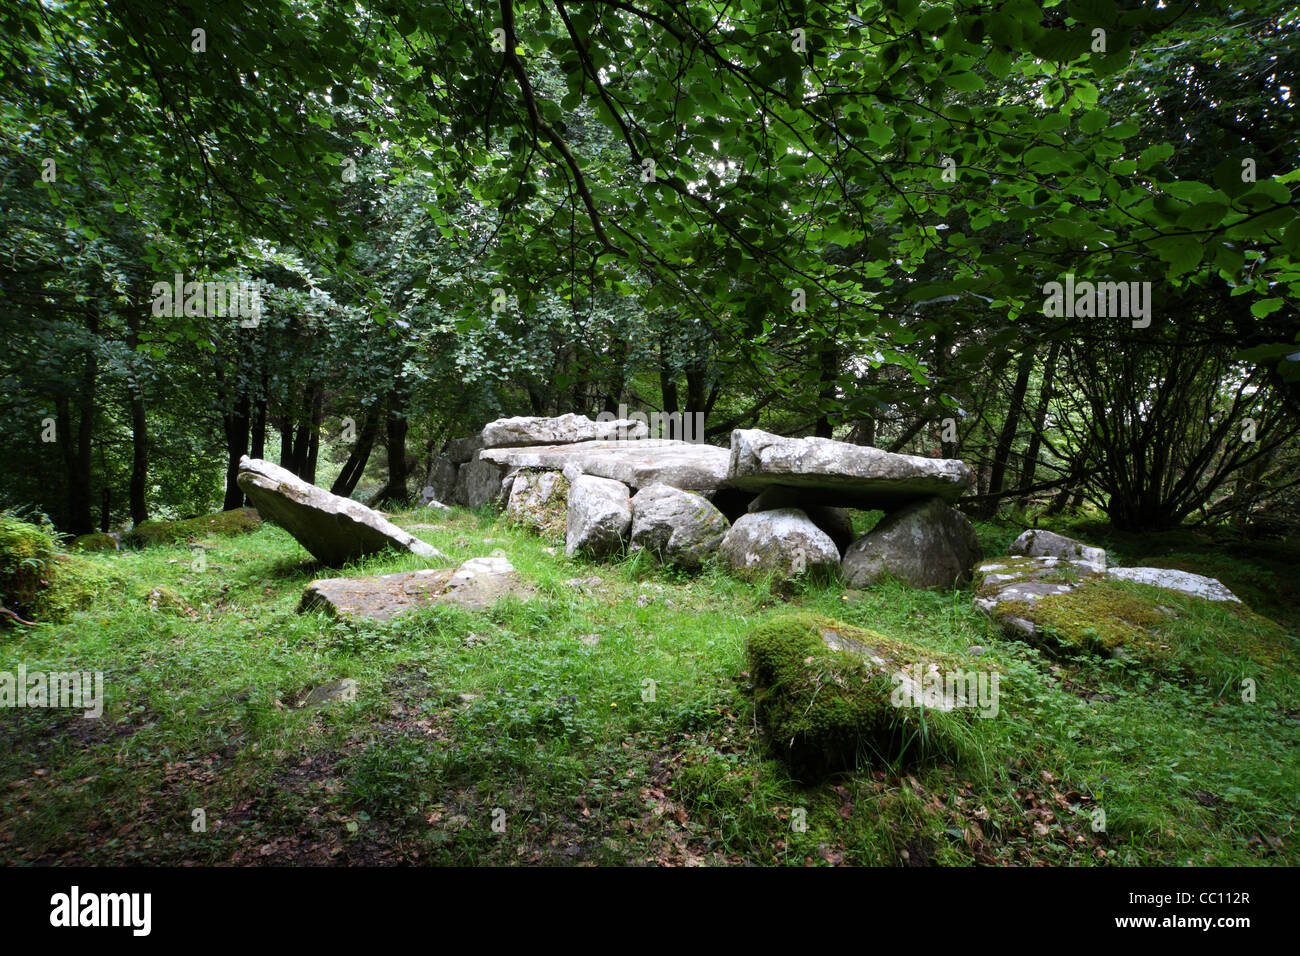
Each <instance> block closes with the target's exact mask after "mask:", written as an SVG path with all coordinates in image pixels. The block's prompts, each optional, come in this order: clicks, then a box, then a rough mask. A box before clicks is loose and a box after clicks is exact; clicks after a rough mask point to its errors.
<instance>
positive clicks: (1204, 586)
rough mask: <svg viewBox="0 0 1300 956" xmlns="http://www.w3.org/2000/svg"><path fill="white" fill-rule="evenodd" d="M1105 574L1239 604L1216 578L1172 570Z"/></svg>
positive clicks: (1132, 570) (1126, 570)
mask: <svg viewBox="0 0 1300 956" xmlns="http://www.w3.org/2000/svg"><path fill="white" fill-rule="evenodd" d="M1106 573H1107V574H1108V575H1110V576H1111V577H1112V578H1115V579H1117V580H1120V581H1136V582H1137V583H1138V584H1149V585H1151V586H1152V587H1156V588H1167V589H1168V590H1170V591H1178V592H1179V593H1181V594H1186V595H1189V596H1190V597H1199V598H1205V600H1207V601H1235V602H1236V603H1238V604H1240V603H1241V598H1239V597H1237V595H1235V594H1233V593H1232V592H1231V591H1229V590H1228V589H1227V588H1226V587H1224V586H1223V584H1222V583H1221V582H1220V581H1219V580H1218V578H1209V577H1206V576H1205V575H1203V574H1193V573H1192V572H1190V571H1178V570H1175V569H1174V568H1111V569H1110V570H1109V571H1107V572H1106Z"/></svg>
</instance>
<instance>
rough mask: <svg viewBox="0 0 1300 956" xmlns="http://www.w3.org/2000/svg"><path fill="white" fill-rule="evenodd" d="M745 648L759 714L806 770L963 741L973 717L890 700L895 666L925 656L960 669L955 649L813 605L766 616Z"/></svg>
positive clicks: (943, 748) (777, 745)
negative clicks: (967, 719)
mask: <svg viewBox="0 0 1300 956" xmlns="http://www.w3.org/2000/svg"><path fill="white" fill-rule="evenodd" d="M832 645H834V646H832ZM862 651H866V652H867V653H869V654H871V655H872V656H875V657H878V658H880V659H881V660H882V661H883V664H878V663H874V662H872V661H871V660H870V659H869V658H867V657H865V656H864V655H863V654H862V653H861V652H862ZM746 655H747V658H748V662H749V668H750V675H751V677H752V679H753V682H754V703H755V709H756V712H757V715H758V719H759V721H760V723H761V724H762V725H763V726H764V728H765V729H766V730H767V732H768V734H769V737H770V743H771V746H772V748H773V749H774V750H775V752H776V753H777V755H778V756H780V757H781V758H782V759H783V760H784V761H785V762H786V763H787V764H788V765H789V766H790V768H791V770H792V771H793V772H794V773H795V774H796V775H798V776H800V777H802V778H805V779H809V778H816V777H819V776H822V775H824V774H826V773H828V772H831V771H835V770H846V769H852V768H854V767H856V766H859V765H863V764H878V765H879V764H893V763H897V762H899V761H901V760H902V759H903V758H907V759H909V760H918V759H924V758H926V757H928V756H932V755H940V754H942V755H945V756H953V755H955V754H956V751H957V750H958V749H959V748H957V746H956V743H957V740H958V738H959V737H960V736H961V735H960V732H959V731H958V730H957V728H958V727H960V725H961V724H962V722H963V721H964V717H962V716H960V715H959V714H958V713H951V712H942V711H937V710H927V709H924V708H919V707H898V706H894V704H893V703H892V701H891V697H892V696H893V693H894V689H895V686H896V684H895V681H894V680H893V679H892V675H893V674H894V673H895V672H896V671H898V670H899V669H906V668H909V667H911V665H913V664H918V663H919V664H923V665H929V664H935V665H938V667H939V668H940V669H941V670H944V669H948V670H951V669H955V668H956V666H957V662H956V661H955V660H954V659H952V658H951V657H950V656H949V655H945V654H942V653H938V652H935V651H930V650H926V649H924V648H921V647H917V646H915V645H912V644H908V643H906V642H904V641H898V640H894V639H892V638H889V637H886V636H885V635H883V634H879V633H877V632H875V631H869V630H865V629H863V628H857V627H852V626H850V625H847V624H842V623H840V622H838V621H834V620H831V619H827V618H818V617H815V616H812V615H808V614H793V615H788V616H782V617H777V618H774V619H772V620H770V621H767V622H765V623H763V624H761V625H759V627H757V628H756V629H755V630H754V631H753V632H752V633H751V634H750V636H749V639H748V641H747V642H746Z"/></svg>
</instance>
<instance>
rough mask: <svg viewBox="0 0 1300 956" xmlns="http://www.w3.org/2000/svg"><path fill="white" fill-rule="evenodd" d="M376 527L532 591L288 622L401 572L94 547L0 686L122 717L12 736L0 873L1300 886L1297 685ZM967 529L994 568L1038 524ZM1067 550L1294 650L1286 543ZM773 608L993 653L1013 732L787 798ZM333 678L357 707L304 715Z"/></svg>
mask: <svg viewBox="0 0 1300 956" xmlns="http://www.w3.org/2000/svg"><path fill="white" fill-rule="evenodd" d="M394 518H395V520H397V521H398V522H399V523H401V524H404V525H410V524H422V525H425V526H426V527H423V528H421V529H419V530H417V531H416V532H415V533H417V534H418V535H419V536H420V537H421V538H423V539H424V540H426V541H428V542H429V543H431V544H433V545H434V546H435V547H437V548H439V549H441V550H443V551H445V552H447V553H448V554H449V555H451V556H452V558H454V559H455V560H456V561H460V560H464V559H466V558H470V557H476V556H481V555H485V554H488V553H490V552H491V551H493V550H495V549H498V548H500V549H502V550H504V551H505V553H506V554H507V555H509V557H510V559H511V560H512V561H513V563H514V564H515V566H516V567H517V568H518V569H519V570H520V572H521V573H522V574H523V576H524V577H525V578H526V579H527V580H528V581H530V582H531V583H533V584H534V585H535V586H536V587H537V592H538V593H537V595H536V597H535V598H534V599H533V600H532V601H530V602H527V603H521V602H518V601H514V600H508V601H506V602H502V603H501V604H499V605H497V607H496V608H495V609H494V610H492V611H489V612H469V611H464V610H460V609H456V608H446V607H444V608H432V609H428V610H423V611H418V612H415V613H411V614H409V615H407V616H404V617H401V618H399V619H398V620H397V621H396V622H393V623H390V624H384V625H380V624H373V623H357V622H343V621H337V620H334V619H331V618H328V617H325V616H323V615H321V614H319V613H315V612H313V613H308V614H302V613H298V612H297V605H298V601H299V598H300V597H301V595H302V592H303V589H304V587H305V586H306V585H307V583H308V582H309V581H310V580H311V579H312V578H313V577H326V576H336V575H338V574H340V573H347V574H379V573H388V572H393V571H400V570H410V569H414V568H416V567H418V566H420V564H419V560H418V559H416V558H414V557H411V556H397V555H386V556H377V557H374V558H371V559H367V560H365V561H364V562H361V563H359V564H358V565H356V566H354V567H351V568H348V569H347V570H346V571H344V572H340V571H338V570H325V569H321V568H318V567H317V566H316V565H315V564H314V563H313V562H312V560H311V559H310V557H309V556H308V555H307V554H306V553H305V552H304V551H303V550H302V549H301V548H300V547H299V546H298V545H297V543H296V542H294V540H293V539H292V538H291V537H290V536H289V535H288V534H287V533H286V532H284V531H282V530H280V529H279V528H275V527H272V526H269V525H267V526H263V527H262V528H261V529H260V530H257V531H255V532H253V533H249V534H239V535H231V536H212V537H208V538H203V539H200V540H199V541H198V542H197V543H201V544H202V545H203V546H205V547H206V548H208V549H209V550H206V551H205V552H204V554H205V559H204V562H202V563H201V564H198V565H196V564H195V562H194V559H193V556H192V555H193V552H192V551H191V550H190V548H189V546H187V545H186V544H185V543H177V544H166V543H164V544H161V545H158V546H154V547H149V548H145V549H141V550H124V551H121V552H110V553H103V554H94V555H88V556H86V557H85V558H84V560H85V561H88V562H93V564H94V566H95V567H96V568H97V569H98V570H100V571H101V572H102V587H101V589H100V593H99V596H98V597H97V598H96V599H95V600H94V602H93V603H92V604H91V605H90V606H89V607H88V608H86V609H84V610H81V611H79V612H77V613H76V614H75V615H73V616H72V617H71V618H70V619H69V620H68V621H67V622H65V623H62V624H55V625H48V626H42V627H38V628H32V629H24V628H18V627H14V628H10V629H6V630H3V631H0V670H9V671H14V670H15V668H16V666H17V662H18V661H19V660H21V661H22V662H23V663H24V664H25V665H26V668H27V670H28V671H29V672H31V671H34V670H37V669H39V668H44V669H46V670H50V671H56V670H74V669H76V670H98V671H103V672H104V680H105V689H106V697H107V705H106V709H105V712H104V715H103V717H101V718H99V719H86V718H84V717H82V716H81V714H80V713H79V712H69V711H67V710H11V711H8V712H6V713H5V714H4V715H3V720H4V736H5V738H6V740H5V746H4V753H3V755H0V862H2V863H5V864H91V865H104V864H181V865H211V864H233V865H247V864H278V865H284V864H308V865H314V864H344V863H353V864H399V863H400V864H588V865H590V864H633V865H639V864H651V865H654V864H663V865H714V864H735V865H747V864H792V865H826V864H863V865H912V866H919V865H966V864H991V865H1000V864H1018V865H1037V864H1048V865H1064V864H1071V865H1131V864H1177V865H1182V864H1190V865H1242V864H1246V865H1252V864H1291V865H1295V864H1297V863H1300V848H1298V847H1300V834H1298V833H1297V818H1296V814H1297V804H1296V794H1297V793H1300V678H1297V675H1296V674H1295V673H1290V674H1287V675H1283V676H1282V677H1281V678H1279V679H1276V680H1271V681H1267V682H1264V683H1262V684H1261V686H1260V689H1259V694H1258V699H1257V700H1255V701H1254V702H1250V703H1245V702H1243V701H1242V699H1241V693H1240V690H1239V688H1238V687H1237V686H1235V685H1229V686H1204V685H1200V684H1198V683H1197V682H1195V681H1192V680H1189V679H1188V678H1186V677H1180V676H1178V675H1177V674H1170V673H1160V672H1155V671H1152V670H1150V669H1148V668H1145V667H1144V666H1142V665H1141V664H1139V663H1137V662H1133V661H1127V662H1125V661H1117V660H1100V659H1097V658H1094V657H1069V656H1053V655H1049V654H1047V653H1046V652H1044V651H1043V650H1041V649H1039V648H1036V647H1032V646H1029V645H1027V644H1024V643H1019V642H1014V641H1008V640H1006V639H1005V638H1004V637H1002V636H1001V634H1000V633H999V632H998V631H997V630H996V629H995V628H994V627H993V626H992V625H990V623H989V622H988V621H987V620H986V618H985V616H984V614H983V613H982V612H980V611H978V610H976V609H974V608H973V607H972V604H971V594H970V592H969V591H958V592H947V593H936V592H923V591H915V590H911V589H908V588H905V587H902V586H887V587H882V588H877V589H872V590H867V591H858V592H845V591H844V590H843V589H842V588H840V587H838V586H836V585H833V584H829V583H826V584H820V585H810V586H808V587H806V588H803V589H801V590H799V591H798V592H797V593H794V594H793V595H789V594H787V595H784V596H783V595H777V594H774V593H772V592H771V591H770V590H769V589H768V588H766V587H764V586H762V585H758V584H749V583H745V582H742V581H738V580H735V579H733V578H732V577H730V576H728V575H726V574H725V573H722V572H721V571H717V570H709V571H706V572H705V573H703V574H702V575H699V576H696V577H685V576H681V575H678V574H675V573H673V572H671V571H667V570H664V569H662V568H660V567H658V566H656V565H655V564H654V563H653V562H651V561H648V560H646V559H645V558H644V557H632V558H628V559H625V560H623V561H620V562H616V563H608V564H595V563H588V562H583V561H579V560H570V559H567V558H565V557H564V555H563V549H562V548H561V549H559V551H558V553H550V552H548V550H547V549H548V548H554V547H555V545H556V544H557V542H555V541H548V540H545V539H543V538H539V537H536V536H534V535H532V534H530V533H526V532H523V531H520V530H517V529H514V528H511V527H509V526H508V525H507V524H506V523H505V521H504V519H502V518H498V517H496V516H494V515H490V514H488V513H486V512H484V513H475V512H469V511H464V510H459V511H455V512H453V513H452V514H450V515H447V514H440V513H434V512H428V511H411V512H405V513H401V514H398V515H395V516H394ZM978 530H979V532H980V535H981V539H982V541H983V544H984V549H985V553H986V555H988V556H995V555H998V554H1003V553H1005V551H1006V546H1007V544H1009V542H1010V541H1011V540H1012V539H1013V538H1014V537H1015V536H1016V534H1018V533H1019V531H1020V530H1022V528H1021V526H1019V525H1011V524H981V525H979V526H978ZM1057 530H1062V531H1065V532H1067V533H1069V532H1071V531H1073V532H1074V533H1076V534H1078V535H1079V536H1080V537H1082V538H1083V539H1084V540H1086V541H1088V542H1089V543H1092V544H1099V545H1104V546H1106V547H1108V548H1110V549H1111V552H1112V554H1113V555H1115V556H1116V557H1117V558H1119V559H1120V563H1123V564H1136V563H1138V562H1139V561H1142V562H1143V563H1157V564H1162V565H1164V566H1169V567H1183V568H1186V569H1188V570H1192V571H1198V572H1201V573H1206V574H1210V575H1214V576H1216V577H1219V578H1220V579H1221V580H1223V582H1224V583H1225V584H1227V585H1228V586H1229V587H1230V588H1232V589H1233V590H1234V591H1236V592H1237V593H1238V594H1239V595H1240V596H1241V597H1242V598H1243V599H1245V600H1246V601H1247V603H1249V604H1251V605H1252V606H1253V607H1254V608H1255V610H1257V611H1259V612H1260V613H1262V614H1265V615H1267V616H1269V617H1271V618H1272V619H1273V620H1275V621H1277V622H1279V623H1281V624H1283V625H1284V626H1286V627H1287V628H1288V629H1289V630H1290V632H1291V634H1292V635H1293V636H1294V635H1295V634H1296V633H1297V632H1298V631H1300V593H1298V591H1300V576H1297V575H1296V574H1295V568H1296V566H1297V563H1300V550H1298V549H1295V548H1290V547H1285V546H1283V545H1280V544H1277V545H1258V544H1256V545H1245V544H1233V543H1231V542H1227V541H1218V542H1212V541H1210V540H1209V539H1208V538H1206V537H1204V536H1202V535H1197V534H1195V533H1192V532H1175V533H1172V534H1171V535H1164V536H1141V537H1138V536H1120V535H1116V534H1114V533H1111V532H1109V531H1108V529H1106V528H1105V527H1104V526H1101V525H1082V526H1076V527H1073V528H1071V527H1061V528H1057ZM573 579H587V580H586V581H585V582H584V583H581V584H576V583H574V580H573ZM592 579H598V580H592ZM791 607H798V608H800V609H805V610H810V611H812V612H815V613H817V614H820V615H825V616H828V617H834V618H837V619H839V620H842V621H844V622H847V623H850V624H857V625H861V626H864V627H870V628H873V629H875V630H877V631H881V632H883V633H885V634H888V635H891V636H894V637H897V638H900V639H903V640H907V641H911V642H914V643H915V644H918V645H921V646H922V647H925V648H929V649H933V650H934V651H936V652H948V653H951V654H956V655H968V654H970V653H972V652H971V648H972V647H975V646H978V647H980V648H983V649H984V650H983V653H982V654H979V656H978V658H977V659H978V661H979V665H978V666H980V667H982V668H996V669H998V670H999V671H1000V672H1001V674H1002V692H1001V704H1000V709H999V714H998V716H997V717H996V718H995V719H990V720H976V721H973V722H972V727H973V730H972V733H973V734H974V744H975V747H974V752H975V758H974V759H970V760H967V761H965V762H963V763H962V764H961V765H948V764H930V765H925V766H911V767H907V766H903V767H875V768H864V769H862V770H859V771H857V772H853V773H845V774H841V775H839V776H835V777H832V778H830V779H826V780H821V781H818V782H815V783H807V784H805V783H800V782H798V781H795V780H793V779H791V777H790V776H789V773H788V771H787V770H786V769H785V768H784V765H783V764H781V763H780V762H778V761H776V760H774V759H772V757H771V756H770V752H769V751H768V749H767V745H766V742H765V741H764V739H763V735H762V733H761V732H760V730H759V729H758V728H757V726H756V723H755V719H754V710H753V705H752V701H751V697H750V695H749V693H748V690H749V680H748V677H749V675H748V674H747V673H746V664H745V653H744V644H745V638H746V635H747V634H748V633H749V632H750V631H751V630H752V629H753V627H754V626H755V625H756V624H757V623H758V622H760V621H762V620H765V619H766V618H768V617H770V616H772V615H775V614H778V613H782V612H783V611H784V610H788V609H790V608H791ZM1210 637H1211V638H1212V637H1213V635H1210ZM340 678H353V679H354V680H355V681H356V682H357V688H358V690H357V694H356V698H355V700H351V701H348V700H342V701H336V702H333V703H331V704H328V705H326V706H321V707H300V706H298V705H299V704H300V703H301V702H302V701H303V699H304V698H305V697H306V695H307V694H308V693H309V692H310V691H311V690H312V689H314V688H317V687H319V686H321V685H322V684H326V683H328V682H330V681H335V680H338V679H340ZM651 682H652V683H651ZM650 689H653V693H649V692H648V691H649V690H650ZM196 811H201V812H196ZM805 821H806V826H803V825H802V824H803V823H804V822H805ZM200 824H202V825H200Z"/></svg>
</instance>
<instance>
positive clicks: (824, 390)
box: [813, 342, 840, 438]
mask: <svg viewBox="0 0 1300 956" xmlns="http://www.w3.org/2000/svg"><path fill="white" fill-rule="evenodd" d="M817 364H818V367H819V371H818V380H819V382H820V387H819V389H818V391H817V424H816V425H815V426H814V427H813V434H814V435H816V436H817V437H818V438H831V437H832V436H833V435H834V434H835V425H834V423H833V422H832V421H831V415H830V408H831V406H832V405H833V404H834V402H835V384H836V382H837V381H838V380H839V375H840V354H839V350H838V349H836V348H835V347H834V346H833V345H832V344H831V343H830V342H824V343H822V346H821V348H820V349H819V350H818V354H817Z"/></svg>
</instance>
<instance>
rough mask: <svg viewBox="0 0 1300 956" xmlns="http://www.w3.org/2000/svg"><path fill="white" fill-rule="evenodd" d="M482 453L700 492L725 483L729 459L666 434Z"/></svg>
mask: <svg viewBox="0 0 1300 956" xmlns="http://www.w3.org/2000/svg"><path fill="white" fill-rule="evenodd" d="M479 456H480V459H481V460H482V461H488V462H495V463H496V464H497V465H500V466H502V467H506V468H549V469H553V470H555V471H563V470H565V469H566V467H569V466H572V467H573V468H574V469H576V470H577V471H578V472H580V473H582V474H587V475H595V476H596V477H597V478H609V479H612V480H613V481H621V482H623V484H625V485H627V486H629V487H631V488H648V487H649V486H650V485H654V484H665V485H671V486H672V487H674V488H681V489H683V490H686V491H699V492H711V491H715V490H717V489H719V488H722V487H724V486H725V485H726V483H727V465H728V461H729V460H730V455H729V453H728V452H727V450H726V449H725V448H718V447H717V446H716V445H703V444H697V443H696V442H687V441H672V440H669V439H661V438H650V439H645V440H642V441H586V442H574V443H573V444H567V445H533V446H528V447H523V448H489V449H485V450H484V451H482V452H480V453H479ZM461 470H462V471H463V470H464V468H463V467H462V469H461Z"/></svg>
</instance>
